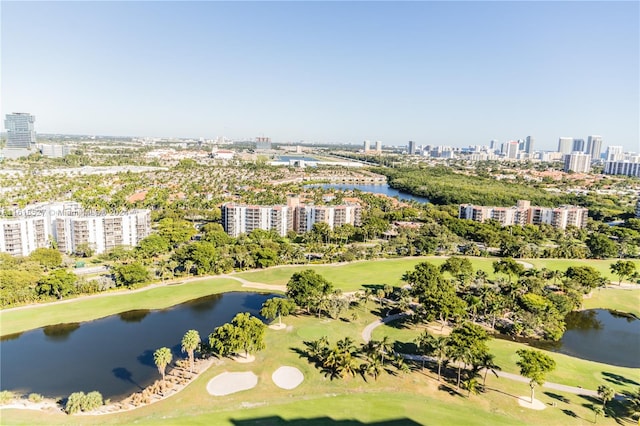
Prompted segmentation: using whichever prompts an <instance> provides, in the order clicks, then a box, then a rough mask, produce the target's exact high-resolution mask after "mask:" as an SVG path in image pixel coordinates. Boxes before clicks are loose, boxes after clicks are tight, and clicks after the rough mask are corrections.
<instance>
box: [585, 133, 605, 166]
mask: <svg viewBox="0 0 640 426" xmlns="http://www.w3.org/2000/svg"><path fill="white" fill-rule="evenodd" d="M585 153H587V154H589V155H590V156H591V161H594V160H599V159H600V154H601V153H602V136H596V135H591V136H589V137H588V138H587V149H586V150H585Z"/></svg>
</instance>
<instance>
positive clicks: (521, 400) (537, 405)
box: [518, 396, 547, 410]
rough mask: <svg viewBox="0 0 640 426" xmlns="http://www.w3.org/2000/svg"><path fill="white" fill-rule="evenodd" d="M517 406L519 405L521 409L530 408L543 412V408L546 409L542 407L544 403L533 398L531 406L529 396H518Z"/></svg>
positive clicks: (544, 406)
mask: <svg viewBox="0 0 640 426" xmlns="http://www.w3.org/2000/svg"><path fill="white" fill-rule="evenodd" d="M518 404H520V406H521V407H524V408H530V409H531V410H544V409H545V408H547V406H546V405H544V402H542V401H539V400H537V399H535V398H534V399H533V404H532V403H531V397H530V396H519V397H518Z"/></svg>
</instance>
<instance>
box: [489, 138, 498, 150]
mask: <svg viewBox="0 0 640 426" xmlns="http://www.w3.org/2000/svg"><path fill="white" fill-rule="evenodd" d="M498 143H500V142H499V141H498V140H497V139H491V141H490V142H489V149H491V150H496V149H498Z"/></svg>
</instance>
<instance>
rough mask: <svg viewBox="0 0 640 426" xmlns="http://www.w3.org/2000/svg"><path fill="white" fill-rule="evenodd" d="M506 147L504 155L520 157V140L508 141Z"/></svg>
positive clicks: (513, 157)
mask: <svg viewBox="0 0 640 426" xmlns="http://www.w3.org/2000/svg"><path fill="white" fill-rule="evenodd" d="M503 147H504V155H505V156H506V157H507V158H511V159H516V158H518V150H519V148H520V142H518V141H510V142H507V143H506V144H505V145H503Z"/></svg>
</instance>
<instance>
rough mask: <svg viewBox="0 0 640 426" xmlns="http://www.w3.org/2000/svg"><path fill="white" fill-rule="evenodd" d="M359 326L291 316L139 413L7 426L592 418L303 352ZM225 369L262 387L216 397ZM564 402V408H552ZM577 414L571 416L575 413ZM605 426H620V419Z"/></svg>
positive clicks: (15, 416) (51, 416)
mask: <svg viewBox="0 0 640 426" xmlns="http://www.w3.org/2000/svg"><path fill="white" fill-rule="evenodd" d="M358 312H359V319H358V320H356V321H355V322H351V321H344V320H335V321H328V320H324V319H320V320H318V319H317V318H314V317H310V316H298V317H295V316H294V317H286V318H285V319H284V322H285V323H286V324H287V325H289V326H290V328H289V329H287V330H280V331H274V330H267V335H266V349H265V350H264V351H262V352H260V353H258V354H257V356H256V361H255V362H253V363H250V364H238V363H235V362H233V361H230V360H228V359H225V360H224V361H223V362H222V363H221V364H220V365H214V366H212V367H211V368H209V369H208V370H207V371H205V372H204V373H203V374H202V375H201V376H200V377H199V378H198V379H196V380H195V381H194V382H193V383H191V384H190V385H189V386H188V387H187V388H185V389H184V390H183V391H182V392H180V393H178V394H176V395H174V396H172V397H170V398H168V399H166V400H163V401H160V402H157V403H154V404H152V405H149V406H146V407H142V408H139V409H136V410H132V411H127V412H122V413H117V414H109V415H103V416H66V415H64V414H61V413H48V414H43V413H38V412H33V411H26V410H3V411H2V424H8V425H9V424H10V425H14V424H16V425H17V424H25V425H39V424H47V425H55V424H70V425H75V424H86V425H94V424H167V425H182V424H202V425H253V424H259V425H296V424H312V425H331V424H332V423H333V422H339V423H337V424H340V425H345V424H346V425H360V424H364V425H366V424H370V423H376V424H378V422H389V423H385V424H389V425H403V426H404V425H409V426H410V425H412V424H419V425H423V424H436V425H459V424H460V425H486V424H491V425H520V424H530V425H541V424H544V425H587V424H591V419H592V413H591V410H590V408H589V407H588V405H589V400H585V399H584V398H583V397H579V396H577V395H571V394H566V393H563V392H553V393H550V394H545V393H544V392H543V390H539V391H538V392H537V393H536V395H537V396H536V397H537V398H538V399H539V400H540V401H542V402H543V403H544V404H545V405H546V406H547V407H548V408H547V409H545V410H543V411H535V410H529V409H526V408H522V407H520V406H519V405H518V402H517V397H518V396H520V395H523V396H524V395H528V394H529V387H528V385H527V384H526V383H520V382H514V381H510V380H506V379H495V378H493V377H489V379H488V383H487V384H488V388H489V390H488V391H487V392H486V393H483V394H480V395H471V396H470V397H469V398H468V397H467V396H466V392H464V391H460V393H456V392H455V389H454V386H452V385H445V387H444V388H441V386H442V385H443V384H444V383H439V382H438V381H437V380H436V379H435V375H434V374H433V373H432V372H431V371H430V370H426V369H425V370H421V369H420V368H419V367H418V366H416V369H415V370H414V371H412V372H410V373H406V374H399V375H398V374H387V373H383V374H382V375H381V376H380V377H379V378H378V380H375V381H374V380H372V379H371V378H369V379H368V381H364V380H363V379H362V377H360V376H356V377H349V378H346V379H336V380H331V379H329V378H328V377H326V376H325V375H324V374H322V373H321V371H320V370H318V369H317V368H315V367H314V366H313V365H312V364H310V363H309V362H308V361H307V360H306V359H305V358H304V357H303V356H301V355H300V353H299V352H300V350H302V349H303V348H304V345H303V341H304V340H305V339H306V338H307V337H301V336H307V335H314V336H315V335H317V334H318V333H319V332H324V333H325V334H326V335H327V336H328V337H329V340H330V341H331V342H335V341H336V340H337V339H338V338H342V337H344V336H351V337H352V338H354V340H355V341H356V343H357V344H359V343H360V342H362V339H361V338H360V337H359V333H360V331H361V330H362V328H363V327H364V326H365V325H366V324H367V323H369V322H371V321H372V320H374V319H375V316H373V315H372V314H370V313H368V312H365V311H364V310H362V309H360V310H358ZM282 365H288V366H293V367H296V368H298V369H300V371H301V372H302V373H303V375H304V378H305V380H304V382H303V383H302V384H301V385H300V386H299V387H298V388H296V389H293V390H284V389H280V388H278V387H276V386H275V385H274V383H273V382H272V380H271V374H272V373H273V371H275V369H276V368H278V367H279V366H282ZM224 371H253V372H254V373H255V374H256V375H257V376H258V385H257V386H256V387H255V388H254V389H251V390H248V391H243V392H239V393H237V394H231V395H227V396H220V397H213V396H210V395H209V394H208V393H207V392H206V389H205V388H206V384H207V382H208V381H209V380H210V379H212V378H213V377H215V376H216V375H218V374H220V373H221V372H224ZM558 399H559V400H560V401H561V402H559V407H558V408H555V407H552V404H553V403H554V402H556V401H558ZM569 411H570V412H571V413H572V414H568V412H569ZM599 423H600V424H603V425H614V424H615V422H614V420H613V419H610V418H607V419H600V420H599Z"/></svg>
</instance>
